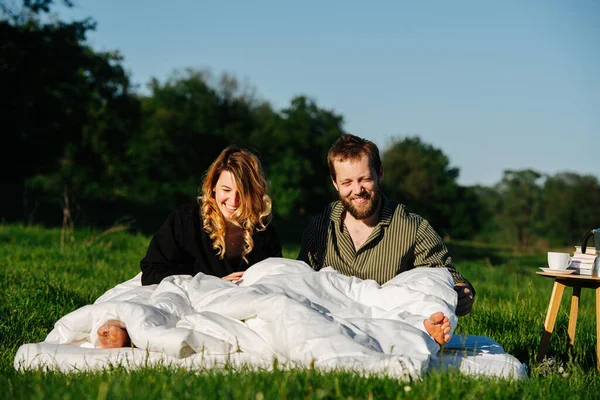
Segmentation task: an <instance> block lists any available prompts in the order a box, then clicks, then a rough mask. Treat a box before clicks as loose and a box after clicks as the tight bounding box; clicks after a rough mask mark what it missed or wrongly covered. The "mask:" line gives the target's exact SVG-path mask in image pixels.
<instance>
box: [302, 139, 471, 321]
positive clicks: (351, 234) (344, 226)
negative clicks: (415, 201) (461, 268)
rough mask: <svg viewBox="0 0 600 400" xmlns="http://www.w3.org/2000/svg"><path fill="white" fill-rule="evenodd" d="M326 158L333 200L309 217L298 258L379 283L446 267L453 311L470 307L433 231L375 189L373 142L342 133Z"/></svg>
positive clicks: (378, 178) (466, 287)
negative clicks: (406, 273) (453, 296)
mask: <svg viewBox="0 0 600 400" xmlns="http://www.w3.org/2000/svg"><path fill="white" fill-rule="evenodd" d="M327 162H328V164H329V173H330V175H331V180H332V182H333V186H334V187H335V189H336V190H337V192H338V195H339V201H336V202H333V203H331V204H330V205H329V206H328V207H327V208H326V209H325V212H323V213H322V214H319V215H317V216H316V217H314V218H313V219H312V220H311V221H310V223H309V224H308V226H307V228H306V229H305V231H304V234H303V235H302V248H301V249H300V254H299V255H298V259H299V260H302V261H305V262H306V263H307V264H308V265H310V266H311V267H312V268H314V269H316V270H319V269H321V268H323V267H326V266H330V267H333V268H334V269H336V270H337V271H339V272H341V273H342V274H344V275H349V276H357V277H359V278H361V279H373V280H375V281H377V282H378V283H380V284H383V283H385V282H387V281H389V280H390V279H392V278H393V277H394V276H396V275H397V274H399V273H402V272H404V271H408V270H410V269H412V268H418V267H441V268H447V269H448V271H449V272H450V274H451V275H452V277H453V278H454V282H455V286H454V289H455V290H456V292H457V294H458V306H457V308H456V315H458V316H464V315H466V314H468V313H469V312H471V308H472V306H473V301H474V296H475V290H474V289H473V286H472V285H471V283H470V282H469V281H468V280H467V279H466V278H465V277H464V276H462V275H461V274H460V272H458V271H457V270H456V269H455V268H454V265H453V264H452V258H451V257H450V255H449V254H448V249H447V248H446V246H445V245H444V243H443V242H442V239H441V238H440V237H439V235H438V234H437V233H436V232H435V231H434V230H433V228H432V227H431V226H430V225H429V223H428V222H427V221H426V220H425V219H423V218H422V217H421V216H419V215H417V214H414V213H411V212H410V211H409V210H407V208H406V207H405V206H404V205H402V204H400V203H397V202H395V201H392V200H389V199H387V198H386V197H385V196H383V194H382V193H381V189H380V185H381V182H382V181H383V175H384V173H383V165H382V163H381V158H380V157H379V149H378V148H377V146H376V145H375V144H374V143H373V142H371V141H369V140H366V139H361V138H359V137H357V136H354V135H350V134H346V135H342V136H340V137H339V138H338V140H337V141H336V142H335V143H334V144H333V146H332V147H331V149H330V150H329V154H328V156H327Z"/></svg>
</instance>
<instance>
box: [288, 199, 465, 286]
mask: <svg viewBox="0 0 600 400" xmlns="http://www.w3.org/2000/svg"><path fill="white" fill-rule="evenodd" d="M381 201H382V209H381V217H380V220H379V223H378V224H377V225H376V226H375V228H374V229H373V231H372V232H371V234H370V235H369V237H368V238H367V240H366V241H365V242H364V243H363V244H362V246H361V247H360V248H359V249H358V250H356V249H355V248H354V244H353V242H352V238H351V237H350V234H349V232H348V229H347V228H346V226H345V225H344V221H343V218H342V216H343V214H344V206H343V205H342V203H341V202H340V201H336V202H333V203H331V204H330V205H329V206H328V207H327V208H326V209H325V212H324V213H322V214H319V215H317V216H316V217H314V218H312V219H311V221H310V222H309V224H308V226H307V228H306V229H305V231H304V234H303V235H302V248H301V249H300V254H299V255H298V259H299V260H303V261H305V262H306V263H307V264H308V265H310V266H311V267H312V268H314V269H315V270H319V269H321V268H323V267H326V266H330V267H332V268H333V269H335V270H337V271H339V272H340V273H342V274H344V275H348V276H356V277H359V278H361V279H373V280H375V281H377V282H378V283H380V284H383V283H385V282H387V281H389V280H390V279H392V278H393V277H394V276H396V275H398V274H400V273H402V272H404V271H408V270H410V269H413V268H420V267H439V268H447V269H448V270H449V272H450V274H451V275H452V277H453V278H454V281H455V282H467V283H469V281H468V280H467V279H466V278H465V277H464V276H462V275H461V274H460V272H458V271H457V270H456V269H455V268H454V265H453V264H452V258H451V257H450V255H449V253H448V249H447V248H446V245H444V243H443V242H442V239H441V238H440V236H439V235H438V234H437V233H436V232H435V231H434V230H433V228H432V227H431V225H429V222H427V220H425V219H424V218H423V217H421V216H419V215H417V214H414V213H411V212H409V211H408V210H407V209H406V207H405V206H404V205H402V204H400V203H397V202H395V201H391V200H388V199H387V198H386V197H385V196H382V197H381ZM469 284H470V283H469Z"/></svg>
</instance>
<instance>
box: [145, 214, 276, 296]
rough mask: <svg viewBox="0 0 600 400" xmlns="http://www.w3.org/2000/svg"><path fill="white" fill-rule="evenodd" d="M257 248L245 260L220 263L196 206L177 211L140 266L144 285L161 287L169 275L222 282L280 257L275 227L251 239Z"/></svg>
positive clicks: (153, 238)
mask: <svg viewBox="0 0 600 400" xmlns="http://www.w3.org/2000/svg"><path fill="white" fill-rule="evenodd" d="M252 239H253V240H254V248H253V249H252V252H251V253H250V254H248V255H247V256H246V258H247V259H248V263H246V262H245V261H244V260H243V259H242V258H241V257H232V258H230V259H227V258H224V259H220V258H219V257H218V256H217V255H216V252H215V250H214V249H213V248H212V241H211V240H210V238H209V236H208V234H207V233H206V231H204V229H203V228H202V218H201V217H200V210H199V206H198V204H197V203H190V204H186V205H183V206H181V207H178V208H177V209H175V210H174V211H173V212H171V214H170V215H169V217H168V218H167V220H166V221H165V222H164V223H163V225H162V226H161V227H160V229H159V230H158V232H156V233H155V234H154V236H153V237H152V240H151V241H150V246H148V251H147V252H146V256H145V257H144V258H143V259H142V261H141V262H140V267H141V269H142V285H152V284H154V283H159V282H160V281H161V280H162V279H163V278H164V277H166V276H170V275H180V274H186V275H192V276H194V275H196V274H197V273H198V272H203V273H205V274H207V275H214V276H218V277H220V278H222V277H224V276H226V275H229V274H230V273H232V272H236V271H245V270H246V269H248V267H250V266H251V265H253V264H256V263H257V262H259V261H262V260H264V259H266V258H269V257H281V244H280V242H279V238H278V237H277V233H276V232H275V228H274V227H273V225H272V224H269V225H268V226H267V229H265V230H264V231H260V232H255V233H254V235H252Z"/></svg>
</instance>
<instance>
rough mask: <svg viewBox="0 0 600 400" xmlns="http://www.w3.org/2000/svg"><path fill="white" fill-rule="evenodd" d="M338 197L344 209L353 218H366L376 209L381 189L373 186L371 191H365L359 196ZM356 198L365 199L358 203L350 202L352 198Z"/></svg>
mask: <svg viewBox="0 0 600 400" xmlns="http://www.w3.org/2000/svg"><path fill="white" fill-rule="evenodd" d="M339 198H340V201H341V202H342V205H343V206H344V210H346V211H347V212H348V213H350V215H352V217H354V219H366V218H369V217H370V216H372V215H373V214H374V213H375V211H377V207H378V206H379V202H380V201H381V190H379V188H375V189H374V190H373V191H372V192H366V193H364V194H362V195H360V196H352V197H351V198H350V197H342V196H339ZM358 198H363V199H365V200H366V201H365V202H364V203H362V204H360V205H356V204H354V203H352V200H353V199H358Z"/></svg>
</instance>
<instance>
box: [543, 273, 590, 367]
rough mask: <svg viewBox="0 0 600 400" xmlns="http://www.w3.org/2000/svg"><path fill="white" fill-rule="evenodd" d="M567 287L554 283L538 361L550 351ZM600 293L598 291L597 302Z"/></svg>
mask: <svg viewBox="0 0 600 400" xmlns="http://www.w3.org/2000/svg"><path fill="white" fill-rule="evenodd" d="M565 287H566V286H565V285H563V284H562V283H560V282H558V281H556V280H555V281H554V287H553V288H552V296H550V304H548V313H547V314H546V321H545V322H544V333H542V340H541V342H540V347H539V349H538V355H537V361H538V362H541V361H542V360H543V359H544V356H545V355H546V352H547V351H548V346H549V345H550V337H551V336H552V331H553V330H554V323H555V322H556V314H558V309H559V307H560V301H561V299H562V295H563V292H564V291H565ZM599 296H600V292H598V291H596V301H598V297H599Z"/></svg>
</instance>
